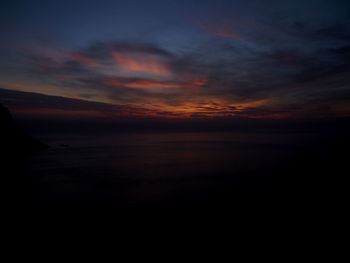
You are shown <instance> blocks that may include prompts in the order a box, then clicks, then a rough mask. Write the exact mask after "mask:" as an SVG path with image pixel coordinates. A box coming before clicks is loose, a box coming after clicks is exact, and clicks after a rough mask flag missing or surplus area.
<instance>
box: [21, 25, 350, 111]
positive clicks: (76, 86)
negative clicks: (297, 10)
mask: <svg viewBox="0 0 350 263" xmlns="http://www.w3.org/2000/svg"><path fill="white" fill-rule="evenodd" d="M273 22H274V23H273ZM245 26H246V27H249V30H247V34H246V35H247V37H248V38H249V41H218V39H216V38H213V39H210V40H209V41H208V42H205V43H202V44H201V45H199V46H196V47H193V48H191V49H188V50H185V51H182V52H177V53H173V52H170V51H169V50H167V49H166V48H164V47H161V46H159V45H155V44H151V43H137V42H135V43H128V42H113V41H111V42H99V43H95V44H92V45H90V46H88V47H85V48H81V49H77V50H70V51H67V52H52V53H53V54H52V55H50V52H45V53H44V54H35V55H31V56H28V57H27V62H28V65H29V67H30V70H32V71H36V73H37V75H38V76H40V78H41V80H42V81H46V82H47V83H50V84H54V85H56V86H57V87H58V88H59V87H68V88H69V89H71V90H72V91H73V90H74V92H75V93H76V94H77V96H78V97H79V96H81V98H89V99H90V100H93V99H96V100H97V99H98V100H99V101H104V102H108V103H112V104H115V105H129V106H130V107H135V106H140V105H141V108H144V109H149V110H155V111H156V112H168V114H169V115H171V113H172V114H173V115H174V116H180V115H181V116H219V115H220V116H222V115H232V116H233V115H235V116H237V115H241V116H247V117H248V116H251V117H257V116H259V117H263V116H265V117H267V116H274V117H277V116H279V117H281V116H289V117H290V116H302V114H301V113H300V112H302V110H305V111H307V110H309V112H312V113H313V114H315V115H316V114H317V110H314V109H318V110H320V109H321V110H322V111H323V112H324V113H326V112H330V111H332V107H330V106H329V105H331V104H332V103H334V102H335V101H338V100H341V102H342V104H344V103H345V101H346V99H345V98H348V97H349V89H348V86H347V85H348V83H349V78H348V77H346V76H347V75H348V73H349V61H350V60H349V57H350V56H349V50H350V42H349V40H348V39H346V36H348V35H349V32H350V30H349V29H347V28H346V27H341V26H339V27H338V28H337V32H336V33H332V32H331V31H330V30H329V29H330V28H332V27H331V26H329V25H327V26H319V27H314V28H311V27H310V26H309V25H307V24H303V23H299V24H298V23H289V24H285V23H281V22H280V21H272V20H271V21H268V20H267V21H265V22H264V23H262V22H261V23H259V24H257V23H256V24H254V23H252V24H251V25H245ZM202 27H203V28H202V29H203V30H207V31H208V32H209V33H212V34H216V35H218V36H219V35H221V37H224V38H231V37H232V38H236V39H241V40H242V39H244V38H243V37H242V36H240V35H239V34H238V33H237V34H236V33H235V32H233V31H230V30H228V29H230V28H234V27H233V26H230V25H229V24H225V27H218V26H215V25H213V26H202ZM237 28H239V32H241V31H242V27H239V26H237ZM226 29H227V30H226ZM255 31H258V32H256V33H255ZM230 34H232V35H230ZM334 87H335V88H334ZM330 89H331V91H330ZM316 98H317V99H316ZM259 101H264V103H263V104H260V105H253V104H254V103H255V102H259ZM277 102H278V103H277ZM249 103H250V104H251V105H250V106H249ZM311 103H312V107H311ZM203 104H206V105H203ZM215 104H218V105H220V107H219V106H218V105H215ZM295 105H298V107H297V108H298V110H295V108H294V106H295ZM239 106H242V107H239ZM259 109H260V110H261V111H260V112H259ZM144 112H146V111H144ZM338 112H341V110H339V111H338ZM148 113H149V112H148ZM149 114H151V113H149ZM320 114H321V113H320Z"/></svg>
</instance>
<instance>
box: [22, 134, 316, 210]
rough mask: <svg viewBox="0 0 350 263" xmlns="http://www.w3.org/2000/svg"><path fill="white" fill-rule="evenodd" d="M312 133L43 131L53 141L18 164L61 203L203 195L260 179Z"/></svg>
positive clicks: (288, 159) (40, 190)
mask: <svg viewBox="0 0 350 263" xmlns="http://www.w3.org/2000/svg"><path fill="white" fill-rule="evenodd" d="M314 138H315V136H314V135H312V134H307V135H305V134H296V133H293V134H274V133H260V134H258V133H213V132H211V133H156V132H155V133H145V132H139V133H119V134H114V135H103V136H102V135H99V136H92V135H90V136H82V135H75V136H74V135H51V136H41V138H40V139H41V140H42V141H44V142H46V143H47V144H48V145H49V146H50V148H49V149H47V150H45V151H42V152H40V153H37V154H34V155H32V156H31V157H30V158H28V159H27V160H26V161H25V162H24V163H23V169H24V171H25V172H26V174H27V175H28V176H29V177H30V179H31V182H32V185H33V187H34V191H35V192H36V195H37V198H40V199H45V200H49V201H52V202H58V203H63V204H66V203H74V202H86V203H89V202H92V203H93V202H111V203H115V204H117V205H118V204H127V205H138V204H157V203H160V202H175V203H176V202H180V201H184V202H186V201H191V200H197V199H201V200H205V199H206V198H210V196H213V195H214V196H215V195H217V194H218V193H223V192H248V193H249V192H252V191H255V190H256V189H257V188H259V187H264V186H261V185H264V184H261V183H264V182H267V181H268V180H269V178H270V177H271V175H272V174H274V175H275V174H276V172H275V171H276V169H277V170H278V169H281V168H282V169H283V167H284V166H286V167H288V166H290V165H293V161H294V160H296V159H298V158H300V156H301V155H303V154H305V149H310V148H312V147H313V141H314ZM281 176H283V174H281ZM260 190H261V189H260Z"/></svg>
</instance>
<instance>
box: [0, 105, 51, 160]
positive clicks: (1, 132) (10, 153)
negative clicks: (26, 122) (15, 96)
mask: <svg viewBox="0 0 350 263" xmlns="http://www.w3.org/2000/svg"><path fill="white" fill-rule="evenodd" d="M0 127H1V129H0V144H1V150H0V151H1V152H0V154H1V158H2V161H7V160H16V159H19V158H22V157H24V156H26V155H28V154H30V153H33V152H36V151H40V150H43V149H45V148H47V146H46V145H44V144H43V143H41V142H39V141H37V140H35V139H33V138H32V137H30V136H29V135H27V134H25V133H24V132H22V131H21V130H20V129H19V128H18V127H17V126H16V125H15V124H14V123H13V121H12V117H11V113H10V111H9V110H8V109H7V108H6V107H4V106H3V105H1V104H0Z"/></svg>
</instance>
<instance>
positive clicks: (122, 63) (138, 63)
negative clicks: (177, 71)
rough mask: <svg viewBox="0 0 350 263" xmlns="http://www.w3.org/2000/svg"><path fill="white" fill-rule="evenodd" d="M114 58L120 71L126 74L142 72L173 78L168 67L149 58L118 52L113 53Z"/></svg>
mask: <svg viewBox="0 0 350 263" xmlns="http://www.w3.org/2000/svg"><path fill="white" fill-rule="evenodd" d="M112 56H113V58H114V60H115V62H116V63H117V67H118V69H121V70H123V71H124V72H141V73H146V74H150V75H157V76H163V77H168V76H171V72H170V70H169V69H168V67H167V65H166V64H165V63H164V62H162V61H160V60H157V59H154V58H151V57H148V56H138V57H133V56H130V55H129V56H127V55H124V54H121V53H120V52H117V51H112Z"/></svg>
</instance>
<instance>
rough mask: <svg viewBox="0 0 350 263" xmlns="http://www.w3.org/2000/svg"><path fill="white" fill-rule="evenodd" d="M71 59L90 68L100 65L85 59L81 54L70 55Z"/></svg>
mask: <svg viewBox="0 0 350 263" xmlns="http://www.w3.org/2000/svg"><path fill="white" fill-rule="evenodd" d="M70 57H71V59H73V60H74V61H77V62H79V63H80V64H83V65H86V66H89V67H98V66H99V65H100V64H99V63H98V62H96V61H95V60H93V59H91V58H88V57H85V56H83V55H81V54H79V53H70Z"/></svg>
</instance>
